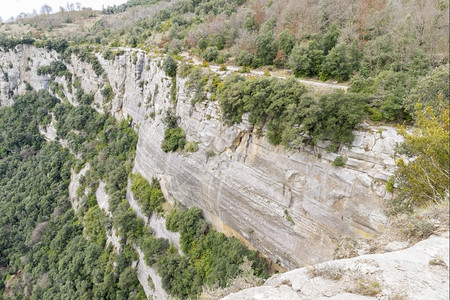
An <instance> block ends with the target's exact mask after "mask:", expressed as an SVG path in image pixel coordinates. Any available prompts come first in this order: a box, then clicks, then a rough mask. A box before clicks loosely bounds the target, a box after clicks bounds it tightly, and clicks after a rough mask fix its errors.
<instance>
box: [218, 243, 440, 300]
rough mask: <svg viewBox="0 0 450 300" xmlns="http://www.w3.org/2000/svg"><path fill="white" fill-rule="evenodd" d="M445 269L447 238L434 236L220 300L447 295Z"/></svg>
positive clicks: (301, 272) (282, 276) (286, 275)
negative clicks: (399, 248)
mask: <svg viewBox="0 0 450 300" xmlns="http://www.w3.org/2000/svg"><path fill="white" fill-rule="evenodd" d="M448 267H449V239H448V237H447V238H443V237H435V238H430V239H428V240H425V241H422V242H419V243H417V244H416V245H414V246H412V247H410V248H408V249H404V250H400V251H395V252H389V253H384V254H369V255H363V256H359V257H355V258H350V259H342V260H335V261H330V262H325V263H321V264H318V265H315V266H312V267H308V268H301V269H297V270H293V271H290V272H287V273H284V274H278V275H274V276H272V277H271V278H269V279H268V280H267V281H266V282H265V283H264V285H263V286H261V287H256V288H251V289H247V290H243V291H240V292H238V293H234V294H230V295H228V296H226V297H224V298H223V299H224V300H238V299H239V300H250V299H361V300H362V299H417V300H420V299H448V295H449V276H448ZM361 294H366V296H364V295H361ZM368 294H369V295H372V296H371V297H369V296H367V295H368ZM375 296H376V297H375Z"/></svg>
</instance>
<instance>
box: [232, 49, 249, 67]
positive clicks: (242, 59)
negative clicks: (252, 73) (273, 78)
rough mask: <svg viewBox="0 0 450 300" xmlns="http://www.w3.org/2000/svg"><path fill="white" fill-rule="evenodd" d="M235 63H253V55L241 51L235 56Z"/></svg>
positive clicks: (245, 65)
mask: <svg viewBox="0 0 450 300" xmlns="http://www.w3.org/2000/svg"><path fill="white" fill-rule="evenodd" d="M236 64H237V65H238V66H244V67H249V66H251V65H252V64H253V55H251V54H250V53H248V52H247V51H245V50H244V51H241V52H240V53H239V54H238V55H237V56H236Z"/></svg>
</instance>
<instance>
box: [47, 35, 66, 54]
mask: <svg viewBox="0 0 450 300" xmlns="http://www.w3.org/2000/svg"><path fill="white" fill-rule="evenodd" d="M44 46H45V48H47V49H48V50H55V51H56V52H58V53H61V54H62V53H64V51H66V49H67V48H68V47H69V43H68V42H67V40H66V39H64V38H60V39H49V40H46V41H45V43H44Z"/></svg>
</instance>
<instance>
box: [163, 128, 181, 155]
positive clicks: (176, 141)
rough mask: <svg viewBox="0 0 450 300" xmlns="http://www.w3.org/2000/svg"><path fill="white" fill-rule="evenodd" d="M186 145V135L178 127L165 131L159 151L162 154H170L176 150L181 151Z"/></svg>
mask: <svg viewBox="0 0 450 300" xmlns="http://www.w3.org/2000/svg"><path fill="white" fill-rule="evenodd" d="M185 144H186V135H185V134H184V131H183V129H181V128H180V127H176V128H170V129H166V131H165V132H164V140H163V141H162V143H161V149H162V150H163V151H164V152H172V151H176V150H177V149H183V148H184V145H185Z"/></svg>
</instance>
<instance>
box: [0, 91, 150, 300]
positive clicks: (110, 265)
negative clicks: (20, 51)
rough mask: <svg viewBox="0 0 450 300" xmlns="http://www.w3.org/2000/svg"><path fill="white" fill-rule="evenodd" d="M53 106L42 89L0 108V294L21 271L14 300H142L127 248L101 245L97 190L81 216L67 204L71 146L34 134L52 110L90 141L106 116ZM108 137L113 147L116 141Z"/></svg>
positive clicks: (104, 225)
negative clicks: (116, 251) (70, 299)
mask: <svg viewBox="0 0 450 300" xmlns="http://www.w3.org/2000/svg"><path fill="white" fill-rule="evenodd" d="M57 103H58V100H57V99H56V98H54V97H52V96H51V95H49V94H48V92H45V91H40V92H39V93H35V92H28V93H26V94H25V95H23V96H20V97H17V98H16V99H15V102H14V104H13V106H12V107H11V108H3V109H1V110H0V129H1V131H0V132H1V134H0V210H1V211H2V214H1V215H0V224H2V230H1V231H0V264H1V265H2V272H1V273H2V276H1V277H0V278H1V279H0V294H2V292H3V289H4V287H5V283H6V280H8V277H7V276H6V277H5V276H3V274H7V273H9V272H10V273H11V274H15V273H16V274H18V273H17V272H20V273H22V274H23V276H16V279H15V280H13V281H11V282H10V284H12V285H11V286H10V291H9V294H10V295H11V297H12V298H15V299H24V298H31V299H63V298H67V297H73V298H77V299H118V298H120V299H124V298H128V297H132V298H133V299H145V296H144V295H145V294H144V292H143V290H142V288H141V287H140V285H139V283H138V281H137V277H136V273H135V270H132V269H131V268H130V267H127V265H128V266H129V265H130V264H131V259H135V258H133V257H132V255H131V256H130V255H129V254H128V252H129V251H126V247H125V248H124V255H122V254H119V255H117V256H116V254H114V252H113V251H112V248H111V247H107V248H106V249H105V242H106V230H107V229H108V227H110V224H109V220H108V218H107V217H106V215H105V214H104V213H103V212H102V211H101V210H100V209H99V207H98V206H97V205H96V201H95V195H93V194H92V193H90V194H89V195H88V196H87V197H88V198H89V199H90V200H88V201H87V204H86V205H87V206H88V207H87V208H86V209H82V210H80V212H79V215H77V216H75V215H74V212H73V210H72V209H70V202H69V198H68V185H69V182H70V169H71V166H72V162H73V159H72V156H71V154H70V152H69V150H67V149H63V148H61V147H60V146H59V144H58V143H56V142H51V143H45V142H44V140H43V139H42V138H41V137H40V135H39V130H38V125H40V126H45V125H46V124H48V122H49V120H50V113H54V114H55V117H56V118H57V119H58V123H59V122H62V120H65V119H67V123H66V124H63V126H62V128H64V127H65V126H68V125H69V124H72V122H73V124H76V126H77V128H78V129H79V130H80V132H89V135H86V138H87V139H88V140H89V138H94V137H96V135H97V134H98V133H99V132H100V128H102V125H103V124H104V123H103V122H100V124H97V125H96V126H92V125H93V124H92V123H93V122H94V123H95V122H96V121H98V120H104V118H105V117H102V116H101V115H100V114H98V113H91V112H90V111H89V110H86V107H85V106H79V107H80V108H79V109H77V108H72V107H71V106H66V105H63V104H57ZM75 111H76V113H74V114H73V112H75ZM78 113H81V114H82V117H81V119H79V118H77V116H76V115H77V114H78ZM66 116H67V117H68V118H66ZM78 121H80V123H77V122H78ZM107 124H111V123H107ZM84 126H85V128H84ZM114 126H116V128H117V125H116V124H115V123H114ZM84 130H86V131H84ZM111 130H112V128H109V131H111ZM59 134H61V132H60V133H59ZM105 134H106V133H105ZM64 137H66V138H67V132H66V135H65V136H64ZM99 137H101V135H100V136H99ZM109 137H112V136H111V135H109ZM104 138H105V137H104ZM99 140H104V139H101V138H100V139H99ZM110 141H111V143H112V144H113V145H112V146H114V147H115V146H117V145H118V143H117V141H116V140H115V139H111V140H110ZM124 142H126V143H127V144H129V142H130V141H124ZM131 142H132V141H131ZM128 147H129V146H128ZM105 148H107V146H106V147H105ZM119 151H121V152H122V151H123V149H119ZM110 153H111V154H112V155H117V154H116V153H114V151H111V152H110ZM91 163H92V165H93V166H94V168H93V169H94V170H97V165H96V164H95V162H91ZM92 174H93V173H92ZM90 178H93V177H90ZM92 197H94V201H92V200H91V199H92ZM119 220H120V219H119ZM82 225H83V226H82ZM83 227H84V229H83ZM137 229H139V228H137ZM131 230H133V231H134V232H137V231H138V230H136V228H134V227H132V228H131ZM115 262H116V263H117V264H116V267H114V265H115ZM5 268H6V270H7V271H6V272H7V273H4V270H5ZM24 278H26V280H25V279H24ZM68 295H70V296H68Z"/></svg>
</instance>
